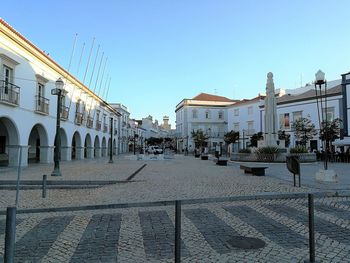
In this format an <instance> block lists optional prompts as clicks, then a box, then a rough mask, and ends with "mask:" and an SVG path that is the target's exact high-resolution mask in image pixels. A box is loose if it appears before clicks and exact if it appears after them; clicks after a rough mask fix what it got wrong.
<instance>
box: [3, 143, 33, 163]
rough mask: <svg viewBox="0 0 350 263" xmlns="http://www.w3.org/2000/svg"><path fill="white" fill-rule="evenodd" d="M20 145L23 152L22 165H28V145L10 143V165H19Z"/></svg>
mask: <svg viewBox="0 0 350 263" xmlns="http://www.w3.org/2000/svg"><path fill="white" fill-rule="evenodd" d="M20 147H21V148H22V154H21V164H20V166H22V167H26V166H28V148H29V146H28V145H23V146H19V145H9V146H8V157H9V166H10V167H18V162H19V157H20Z"/></svg>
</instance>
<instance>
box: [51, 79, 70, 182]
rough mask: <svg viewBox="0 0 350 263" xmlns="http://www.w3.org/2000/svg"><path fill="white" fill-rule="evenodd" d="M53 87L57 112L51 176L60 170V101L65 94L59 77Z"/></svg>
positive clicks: (57, 174) (58, 174) (52, 92)
mask: <svg viewBox="0 0 350 263" xmlns="http://www.w3.org/2000/svg"><path fill="white" fill-rule="evenodd" d="M55 86H56V88H55V89H52V90H51V94H52V95H57V112H56V136H55V150H54V163H55V166H54V168H53V171H52V173H51V176H61V175H62V174H61V171H60V158H61V156H60V155H61V131H60V129H61V109H62V107H61V101H62V97H63V96H65V94H66V91H64V90H63V87H64V82H63V80H62V79H61V78H58V80H56V82H55Z"/></svg>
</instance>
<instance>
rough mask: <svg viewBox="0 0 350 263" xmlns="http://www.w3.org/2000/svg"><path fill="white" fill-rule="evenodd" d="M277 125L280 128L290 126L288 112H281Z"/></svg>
mask: <svg viewBox="0 0 350 263" xmlns="http://www.w3.org/2000/svg"><path fill="white" fill-rule="evenodd" d="M279 127H280V129H289V128H290V121H289V113H282V114H280V115H279Z"/></svg>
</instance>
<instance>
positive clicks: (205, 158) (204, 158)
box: [201, 155, 209, 160]
mask: <svg viewBox="0 0 350 263" xmlns="http://www.w3.org/2000/svg"><path fill="white" fill-rule="evenodd" d="M208 158H209V156H208V155H202V156H201V159H202V160H208Z"/></svg>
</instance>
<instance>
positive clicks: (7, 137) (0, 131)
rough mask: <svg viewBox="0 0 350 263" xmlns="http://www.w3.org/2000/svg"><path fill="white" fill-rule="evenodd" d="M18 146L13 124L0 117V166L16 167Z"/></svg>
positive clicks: (7, 119) (9, 120) (17, 134)
mask: <svg viewBox="0 0 350 263" xmlns="http://www.w3.org/2000/svg"><path fill="white" fill-rule="evenodd" d="M18 146H19V132H18V129H17V126H16V124H15V122H14V121H12V120H11V119H10V118H8V117H0V166H18V160H19V159H18V157H19V148H18ZM25 163H26V161H25Z"/></svg>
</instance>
